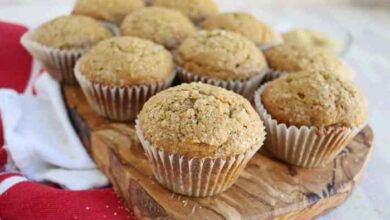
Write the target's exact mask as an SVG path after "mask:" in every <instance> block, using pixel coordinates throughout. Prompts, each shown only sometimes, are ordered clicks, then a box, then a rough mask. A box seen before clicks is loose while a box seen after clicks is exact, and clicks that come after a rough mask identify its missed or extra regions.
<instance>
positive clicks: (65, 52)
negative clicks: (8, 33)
mask: <svg viewBox="0 0 390 220" xmlns="http://www.w3.org/2000/svg"><path fill="white" fill-rule="evenodd" d="M110 37H112V34H111V32H110V31H109V30H108V29H107V28H105V27H104V26H103V25H102V24H100V23H99V22H97V21H96V20H94V19H92V18H89V17H85V16H79V15H69V16H61V17H57V18H55V19H53V20H50V21H48V22H46V23H44V24H42V25H41V26H39V27H38V28H37V29H35V30H33V31H29V32H27V33H26V34H25V35H24V36H23V37H22V39H21V43H22V44H23V46H24V47H25V48H26V49H27V50H28V51H29V52H30V54H31V55H32V56H33V57H34V58H36V59H38V60H39V61H40V62H41V63H42V65H43V66H44V67H45V69H46V70H47V72H48V73H49V74H50V75H51V76H52V77H53V78H55V79H56V80H59V81H61V82H64V83H75V82H76V79H75V77H74V74H73V68H74V66H75V63H76V61H77V60H78V59H79V58H80V57H81V55H82V54H84V53H85V51H86V50H88V49H89V48H91V47H92V46H94V45H95V44H97V43H98V42H100V41H102V40H105V39H108V38H110Z"/></svg>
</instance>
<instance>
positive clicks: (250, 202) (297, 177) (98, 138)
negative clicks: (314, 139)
mask: <svg viewBox="0 0 390 220" xmlns="http://www.w3.org/2000/svg"><path fill="white" fill-rule="evenodd" d="M63 94H64V98H65V100H66V103H67V106H68V110H69V114H70V117H71V119H72V121H73V123H74V126H75V128H76V130H77V132H78V134H79V135H80V137H81V139H82V140H83V143H84V145H85V147H86V148H87V149H88V151H89V152H90V154H91V155H92V157H93V159H94V160H95V162H96V163H97V165H98V166H99V168H100V169H101V170H102V171H103V172H104V173H105V174H106V175H107V176H108V178H109V179H110V181H111V183H112V184H113V186H114V189H115V190H116V192H117V193H118V194H119V195H120V196H121V197H122V198H123V199H124V201H125V202H126V205H127V206H128V208H130V209H132V210H134V213H135V215H136V216H137V217H138V218H139V219H156V218H159V219H160V218H163V219H165V218H166V219H270V218H272V219H311V218H313V217H315V216H318V215H321V214H323V213H325V212H328V211H329V210H331V209H332V208H334V207H337V206H338V205H340V204H341V203H342V202H343V201H344V200H345V199H346V198H347V197H348V195H349V194H350V193H351V192H352V190H353V188H354V186H355V185H356V183H357V182H358V181H359V179H360V177H361V176H362V174H363V171H364V170H365V167H366V165H367V161H368V159H369V157H370V154H371V152H372V139H373V133H372V130H371V129H370V128H369V127H366V128H365V129H364V130H363V131H362V132H360V133H359V135H358V136H357V137H356V138H355V139H354V141H353V142H352V143H351V144H350V145H348V146H347V147H346V148H345V149H344V150H343V151H342V152H341V153H340V155H339V156H338V157H337V158H336V159H335V160H334V161H333V162H332V163H330V164H327V165H326V166H324V167H320V168H313V169H304V168H298V167H294V166H289V165H286V164H284V163H282V162H279V161H277V160H275V159H273V158H272V156H270V155H269V153H267V152H265V151H264V150H262V151H261V152H259V153H257V154H256V155H255V156H254V157H253V158H252V160H251V161H250V162H249V163H248V165H247V167H246V169H245V170H244V172H243V173H242V174H241V176H240V178H239V179H238V181H237V182H236V183H235V184H234V185H233V186H232V187H231V188H230V189H229V190H227V191H226V192H224V193H222V194H220V195H217V196H213V197H208V198H191V197H185V196H181V195H177V194H174V193H171V192H170V191H168V190H166V189H165V188H164V187H162V186H161V185H159V184H158V183H157V182H156V181H155V180H154V178H153V174H152V170H151V168H150V166H149V164H148V161H147V158H146V156H145V154H144V152H143V149H142V147H141V145H140V143H139V141H138V139H137V137H136V135H135V130H134V128H133V126H134V125H132V124H126V123H115V122H111V121H108V120H106V119H104V118H101V117H98V116H97V115H96V114H95V113H94V112H93V111H92V110H91V109H90V108H89V106H88V105H87V103H86V101H85V99H84V96H83V94H82V92H81V90H80V89H79V88H78V87H76V86H65V87H64V88H63Z"/></svg>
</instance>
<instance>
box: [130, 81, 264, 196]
mask: <svg viewBox="0 0 390 220" xmlns="http://www.w3.org/2000/svg"><path fill="white" fill-rule="evenodd" d="M136 130H137V135H138V137H139V139H140V140H141V143H142V145H143V147H144V149H145V152H146V154H147V156H148V158H149V161H150V163H151V164H152V168H153V173H154V175H155V178H156V179H157V180H158V182H160V183H161V184H162V185H164V186H165V187H167V188H168V189H170V190H172V191H173V192H176V193H180V194H183V195H187V196H211V195H215V194H217V193H220V192H223V191H225V190H226V189H227V188H229V187H230V186H231V185H232V184H233V183H234V182H235V180H236V179H237V178H238V176H239V174H240V172H241V171H242V169H243V168H244V167H245V165H246V164H247V162H248V161H249V160H250V158H251V157H252V156H253V155H254V153H255V152H256V151H257V150H258V149H259V148H260V147H261V145H262V143H263V140H264V136H265V133H264V126H263V122H262V121H261V120H260V117H259V116H258V115H257V113H256V111H255V110H254V109H253V108H252V106H251V104H250V103H249V102H248V101H247V100H246V99H245V98H243V97H241V96H240V95H238V94H235V93H233V92H231V91H228V90H225V89H223V88H219V87H216V86H211V85H207V84H203V83H191V84H181V85H179V86H176V87H173V88H170V89H167V90H165V91H163V92H160V93H158V94H157V95H155V96H153V97H152V98H150V99H149V100H148V101H147V102H146V103H145V105H144V107H143V108H142V110H141V112H140V114H139V116H138V120H137V122H136Z"/></svg>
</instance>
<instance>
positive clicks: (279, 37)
mask: <svg viewBox="0 0 390 220" xmlns="http://www.w3.org/2000/svg"><path fill="white" fill-rule="evenodd" d="M276 34H277V35H276V36H275V38H276V39H275V41H274V42H268V43H261V44H257V48H259V49H260V50H261V51H262V52H265V51H267V50H268V49H269V48H271V47H273V46H276V45H279V44H282V43H284V40H283V37H282V35H281V34H279V33H276Z"/></svg>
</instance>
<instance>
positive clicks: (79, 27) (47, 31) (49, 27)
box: [32, 15, 112, 49]
mask: <svg viewBox="0 0 390 220" xmlns="http://www.w3.org/2000/svg"><path fill="white" fill-rule="evenodd" d="M110 37H112V33H111V32H110V31H109V30H108V29H107V28H105V27H104V26H103V25H102V24H100V23H99V22H97V21H96V20H94V19H92V18H89V17H85V16H79V15H69V16H61V17H57V18H55V19H53V20H50V21H48V22H46V23H44V24H42V25H41V26H39V27H38V28H37V29H36V30H34V32H33V36H32V38H33V40H34V41H36V42H38V43H40V44H42V45H44V46H47V47H52V48H59V49H81V48H88V47H91V46H93V45H95V44H96V43H98V42H99V41H101V40H104V39H107V38H110Z"/></svg>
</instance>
